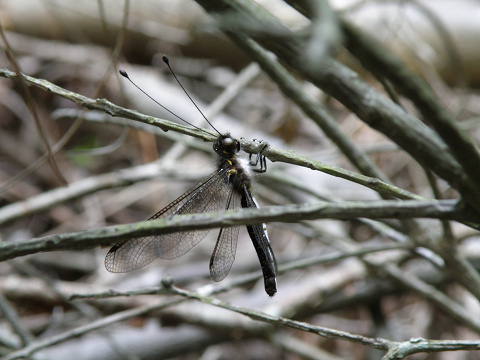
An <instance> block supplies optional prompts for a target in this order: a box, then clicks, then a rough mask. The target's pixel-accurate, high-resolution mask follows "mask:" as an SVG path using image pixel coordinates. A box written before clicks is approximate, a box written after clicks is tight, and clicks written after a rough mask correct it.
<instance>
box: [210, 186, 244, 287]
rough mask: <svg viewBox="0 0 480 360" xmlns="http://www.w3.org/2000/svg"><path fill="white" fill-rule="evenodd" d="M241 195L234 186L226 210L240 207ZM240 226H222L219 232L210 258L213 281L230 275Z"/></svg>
mask: <svg viewBox="0 0 480 360" xmlns="http://www.w3.org/2000/svg"><path fill="white" fill-rule="evenodd" d="M239 208H241V205H240V195H239V194H237V192H235V191H234V190H233V189H232V188H230V193H229V195H228V199H227V201H226V204H225V210H228V209H239ZM239 230H240V226H232V227H228V228H221V229H220V233H219V234H218V238H217V243H216V244H215V249H214V250H213V253H212V257H211V259H210V275H211V277H212V279H213V281H221V280H223V279H224V278H225V276H227V275H228V273H229V272H230V269H231V267H232V264H233V261H234V260H235V253H236V251H237V240H238V232H239Z"/></svg>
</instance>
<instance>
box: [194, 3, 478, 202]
mask: <svg viewBox="0 0 480 360" xmlns="http://www.w3.org/2000/svg"><path fill="white" fill-rule="evenodd" d="M197 2H198V3H199V4H200V5H201V6H203V7H204V8H205V9H206V10H207V11H208V12H212V13H214V14H215V15H216V16H217V18H218V17H219V14H225V13H229V12H230V14H232V13H234V14H236V16H237V17H239V18H244V19H248V24H253V25H254V26H256V29H258V28H261V29H267V30H268V31H266V33H267V35H265V36H262V34H260V35H259V34H255V35H256V40H257V42H259V43H260V44H261V45H262V46H263V47H265V48H266V49H268V50H270V51H272V52H273V53H275V54H276V55H277V56H278V57H279V59H280V60H282V61H283V62H285V63H286V64H287V65H289V66H291V67H292V68H294V69H296V70H297V71H298V72H300V73H301V74H302V75H304V76H305V77H306V78H307V79H308V80H309V81H311V82H313V83H314V84H315V85H317V86H319V87H320V88H321V89H322V90H324V91H325V92H326V93H328V94H329V95H331V96H333V97H334V98H335V99H337V100H338V101H340V102H341V103H343V104H344V105H345V106H346V107H347V108H349V109H350V110H352V111H353V112H354V113H355V114H356V115H357V116H358V117H359V118H360V119H361V120H363V121H364V122H365V123H367V124H368V125H370V126H371V127H373V128H374V129H377V130H378V131H380V132H382V133H384V134H385V135H386V136H387V137H389V138H390V139H392V140H393V141H394V142H396V143H397V144H398V145H399V146H401V147H402V148H403V149H404V150H405V151H407V152H408V153H410V155H411V156H412V157H413V158H415V159H416V160H417V161H418V162H419V163H421V164H423V165H424V166H425V167H427V168H431V169H432V170H433V171H434V172H435V173H436V174H438V175H439V176H441V177H442V178H444V179H445V180H447V181H448V182H449V183H450V184H451V185H452V186H453V187H454V188H456V189H458V190H459V191H460V192H461V193H462V194H463V195H464V196H465V197H466V198H467V197H469V196H470V194H473V195H475V192H476V190H475V189H474V188H475V187H476V185H474V184H472V183H471V182H469V179H468V177H467V176H466V175H465V174H464V171H463V169H462V167H461V166H460V165H459V164H458V162H457V161H456V160H455V158H454V157H453V156H452V155H451V153H450V151H449V149H448V147H447V146H446V144H445V143H444V142H443V141H442V140H441V139H440V138H439V136H438V135H437V134H436V133H435V132H434V131H433V130H431V129H429V128H428V127H427V126H425V125H424V124H423V123H421V122H420V121H419V120H418V119H416V118H415V117H413V116H412V115H409V114H407V113H405V112H404V111H403V109H401V108H400V107H399V106H398V105H396V104H395V103H393V102H392V101H391V100H389V99H387V98H385V97H384V96H382V95H380V94H379V93H378V92H377V91H376V90H375V89H374V88H373V87H372V86H370V85H369V84H367V83H366V82H365V81H363V80H362V79H360V77H359V76H358V74H357V73H355V72H353V71H352V70H350V69H348V68H347V67H346V66H344V65H341V64H340V63H338V62H337V61H335V60H332V59H324V60H323V62H322V63H321V64H318V66H317V67H316V68H315V70H314V71H311V70H310V69H305V68H303V67H302V64H301V63H299V62H298V61H297V59H298V56H299V54H300V53H301V41H302V39H301V38H299V37H298V36H295V35H294V34H293V33H292V32H290V31H289V30H288V29H287V28H286V27H285V26H283V24H281V23H280V22H279V21H277V19H275V18H274V17H273V16H272V15H271V14H270V13H268V12H266V11H265V9H264V8H261V7H260V6H258V5H257V4H255V3H253V2H251V1H247V0H223V1H212V0H197ZM220 20H221V18H220ZM237 23H238V21H237ZM221 25H223V26H224V27H225V28H226V29H225V30H224V31H225V32H226V34H227V35H228V36H229V37H230V38H231V39H232V40H234V41H235V42H236V43H237V44H238V45H239V46H241V47H242V48H244V49H246V50H248V44H247V43H246V40H247V38H246V36H244V35H241V34H242V33H245V29H244V28H238V27H237V28H234V27H233V25H235V24H229V23H226V22H221ZM275 32H277V33H278V36H277V37H274V36H270V34H273V33H275ZM479 198H480V197H479ZM473 201H475V197H474V198H473V199H472V202H473ZM472 206H478V207H479V208H480V199H479V201H476V205H472Z"/></svg>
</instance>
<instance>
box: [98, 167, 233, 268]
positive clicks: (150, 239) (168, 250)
mask: <svg viewBox="0 0 480 360" xmlns="http://www.w3.org/2000/svg"><path fill="white" fill-rule="evenodd" d="M225 177H226V171H225V170H218V171H215V172H214V173H212V174H211V175H210V176H208V177H207V178H205V179H203V180H202V181H200V182H199V183H197V184H196V185H195V186H194V187H192V188H191V189H190V190H188V191H187V192H185V193H184V194H183V195H182V196H180V197H179V198H177V199H176V200H174V201H173V202H172V203H170V204H169V205H167V206H166V207H165V208H163V209H162V210H160V211H159V212H158V213H156V214H155V215H153V216H152V217H151V218H149V219H148V220H153V219H158V218H160V217H169V216H172V215H176V214H192V213H202V212H215V211H219V210H221V209H223V208H224V207H225V203H226V201H227V198H228V195H229V188H230V187H229V186H228V183H227V182H226V181H225ZM208 232H209V229H206V230H192V231H183V232H176V233H171V234H164V235H154V236H146V237H142V238H135V239H128V240H124V241H121V242H119V243H117V244H115V245H114V246H113V247H112V248H111V249H110V251H109V252H108V253H107V256H106V257H105V268H106V269H107V270H108V271H110V272H116V273H120V272H128V271H131V270H134V269H138V268H140V267H142V266H145V265H147V264H149V263H151V262H152V261H153V260H155V259H156V258H157V257H159V258H162V259H174V258H176V257H178V256H181V255H183V254H185V253H186V252H187V251H189V250H190V249H191V248H193V247H194V246H195V245H197V244H198V243H199V242H200V241H201V240H202V239H203V238H204V237H205V236H206V235H207V233H208Z"/></svg>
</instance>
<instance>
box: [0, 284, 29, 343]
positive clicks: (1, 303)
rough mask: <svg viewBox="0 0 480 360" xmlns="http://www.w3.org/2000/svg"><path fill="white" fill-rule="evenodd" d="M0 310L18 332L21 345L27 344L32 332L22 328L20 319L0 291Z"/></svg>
mask: <svg viewBox="0 0 480 360" xmlns="http://www.w3.org/2000/svg"><path fill="white" fill-rule="evenodd" d="M0 312H1V313H3V316H4V318H5V319H6V320H7V321H8V322H9V323H10V325H11V326H12V328H13V329H14V330H15V332H16V333H17V334H18V336H19V337H20V340H21V342H22V344H23V346H27V345H29V344H30V343H31V342H32V340H33V336H32V334H31V333H30V332H29V331H28V330H26V329H24V327H23V326H22V324H21V321H20V319H19V318H18V314H17V312H16V310H15V309H14V308H13V307H12V306H10V304H9V302H8V300H7V299H6V298H5V296H3V294H2V293H1V292H0Z"/></svg>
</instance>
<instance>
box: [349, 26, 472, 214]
mask: <svg viewBox="0 0 480 360" xmlns="http://www.w3.org/2000/svg"><path fill="white" fill-rule="evenodd" d="M342 27H343V30H344V33H345V35H346V37H347V42H346V44H345V46H346V47H347V48H348V50H349V51H351V52H352V53H353V54H354V55H355V56H356V57H357V58H358V59H359V60H360V61H361V62H362V64H363V66H365V68H367V69H368V70H370V71H372V72H373V73H378V72H380V73H381V74H382V75H383V76H385V77H387V78H388V79H389V80H391V81H392V82H393V84H394V85H395V87H396V88H397V89H398V91H399V92H400V93H402V94H403V95H405V96H406V97H407V98H409V99H410V100H412V101H413V103H414V104H415V105H416V107H417V109H418V110H419V111H420V112H421V114H422V115H423V118H424V119H425V121H426V122H428V123H430V124H431V125H433V127H434V128H435V130H436V131H437V133H438V134H439V135H440V136H441V137H442V139H443V141H444V142H445V143H446V144H448V145H449V150H450V152H452V153H453V155H454V156H455V159H456V160H457V161H458V163H460V164H461V166H462V168H463V170H464V171H465V173H466V174H467V175H468V177H469V182H470V185H471V186H470V187H469V188H471V191H472V194H470V196H468V197H466V200H467V201H468V202H469V203H470V202H474V201H476V202H477V204H472V206H473V207H475V206H478V200H480V188H479V187H478V184H480V155H479V153H478V150H477V149H476V147H475V145H474V144H473V143H472V141H471V140H470V138H469V137H468V136H467V135H466V134H465V133H464V132H463V131H462V130H461V129H460V128H459V127H458V126H457V124H456V121H455V119H454V118H453V117H452V116H451V115H450V114H449V113H448V111H446V110H445V109H443V108H442V107H441V106H440V104H439V101H438V99H436V97H435V95H434V93H433V92H432V91H431V89H430V88H429V87H428V85H427V84H425V83H424V82H423V80H421V79H420V78H419V77H418V76H416V75H414V74H413V73H412V72H411V71H410V70H409V69H408V68H407V67H406V66H405V65H404V64H403V63H402V62H401V61H399V60H398V59H397V58H396V57H394V56H393V55H392V54H391V52H387V51H384V50H383V49H382V47H381V46H380V45H378V44H377V43H376V42H374V41H372V39H371V38H369V37H367V36H366V35H365V34H364V33H363V32H361V31H359V30H358V29H356V28H355V27H354V26H352V25H351V24H348V23H347V22H345V21H343V22H342ZM464 195H467V194H464ZM472 195H473V196H472ZM472 197H473V199H472ZM475 199H476V200H475Z"/></svg>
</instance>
